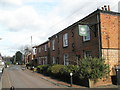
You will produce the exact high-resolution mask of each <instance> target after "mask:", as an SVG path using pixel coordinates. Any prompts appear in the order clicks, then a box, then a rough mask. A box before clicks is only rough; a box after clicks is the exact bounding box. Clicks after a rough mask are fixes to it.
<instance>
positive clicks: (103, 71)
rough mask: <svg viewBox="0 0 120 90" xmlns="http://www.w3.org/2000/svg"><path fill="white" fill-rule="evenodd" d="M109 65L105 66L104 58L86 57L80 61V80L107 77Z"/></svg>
mask: <svg viewBox="0 0 120 90" xmlns="http://www.w3.org/2000/svg"><path fill="white" fill-rule="evenodd" d="M109 72H110V70H109V65H107V64H105V60H104V59H103V58H92V57H86V58H84V59H82V60H80V69H79V75H80V78H88V79H94V80H95V79H98V78H102V77H104V76H107V75H108V73H109Z"/></svg>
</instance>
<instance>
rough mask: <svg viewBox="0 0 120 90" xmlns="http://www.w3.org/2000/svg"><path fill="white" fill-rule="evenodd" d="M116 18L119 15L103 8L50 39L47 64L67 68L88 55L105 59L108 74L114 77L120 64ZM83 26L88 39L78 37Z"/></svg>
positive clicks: (118, 28) (119, 37)
mask: <svg viewBox="0 0 120 90" xmlns="http://www.w3.org/2000/svg"><path fill="white" fill-rule="evenodd" d="M119 18H120V13H117V12H112V11H110V8H109V7H108V8H106V7H103V10H100V9H97V10H96V11H94V12H93V13H91V14H89V15H88V16H86V17H85V18H83V19H81V20H79V21H78V22H76V23H74V24H72V25H71V26H69V27H67V28H65V29H64V30H62V31H60V32H58V33H56V34H55V35H53V36H51V37H49V40H50V62H51V63H52V64H64V65H69V64H78V61H79V60H80V59H81V58H83V57H87V56H91V57H104V58H105V61H106V63H107V64H109V65H110V70H111V72H110V75H114V74H115V71H114V67H115V66H118V65H120V63H119V62H120V25H119V24H120V19H119ZM82 27H86V30H87V36H82V35H81V34H80V33H81V32H80V30H82V29H81V28H82Z"/></svg>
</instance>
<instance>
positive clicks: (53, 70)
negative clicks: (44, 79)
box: [48, 64, 64, 77]
mask: <svg viewBox="0 0 120 90" xmlns="http://www.w3.org/2000/svg"><path fill="white" fill-rule="evenodd" d="M63 67H64V65H58V64H56V65H52V66H50V67H49V68H48V72H49V74H51V75H52V76H55V77H59V76H60V69H62V68H63Z"/></svg>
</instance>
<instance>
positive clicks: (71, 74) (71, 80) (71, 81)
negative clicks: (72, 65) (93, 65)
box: [70, 72, 73, 87]
mask: <svg viewBox="0 0 120 90" xmlns="http://www.w3.org/2000/svg"><path fill="white" fill-rule="evenodd" d="M72 76H73V73H72V72H71V73H70V86H71V87H72V83H73V79H72Z"/></svg>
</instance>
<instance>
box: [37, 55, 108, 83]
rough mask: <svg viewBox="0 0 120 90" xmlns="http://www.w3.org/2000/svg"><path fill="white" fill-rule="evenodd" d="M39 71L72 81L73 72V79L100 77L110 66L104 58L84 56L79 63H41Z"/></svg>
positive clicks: (38, 67) (105, 73) (104, 74)
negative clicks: (66, 64)
mask: <svg viewBox="0 0 120 90" xmlns="http://www.w3.org/2000/svg"><path fill="white" fill-rule="evenodd" d="M37 72H39V73H43V74H47V75H50V76H52V77H57V78H58V79H62V80H65V81H70V80H69V79H70V73H71V72H72V73H73V79H74V80H79V79H85V78H87V79H98V78H102V77H104V76H106V75H108V73H109V66H108V65H107V64H105V61H104V59H102V58H91V57H89V58H84V59H82V60H80V62H79V66H77V65H68V66H65V65H59V64H56V65H39V66H37Z"/></svg>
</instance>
